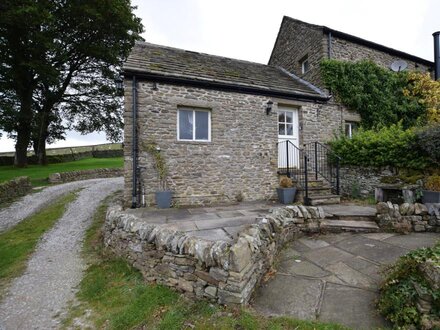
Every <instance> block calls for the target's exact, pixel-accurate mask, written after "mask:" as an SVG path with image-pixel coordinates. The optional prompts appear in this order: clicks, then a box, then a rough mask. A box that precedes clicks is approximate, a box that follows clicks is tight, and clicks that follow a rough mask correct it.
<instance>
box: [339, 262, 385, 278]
mask: <svg viewBox="0 0 440 330" xmlns="http://www.w3.org/2000/svg"><path fill="white" fill-rule="evenodd" d="M344 263H345V264H346V265H347V266H350V267H351V268H353V269H355V270H357V271H358V272H361V273H362V274H364V275H367V276H369V277H370V278H371V279H373V280H374V281H375V282H376V283H377V284H379V282H380V280H381V279H382V275H381V271H382V269H383V266H379V265H377V264H374V263H372V262H371V261H368V260H365V259H364V258H362V257H360V256H356V257H354V258H352V259H348V260H344Z"/></svg>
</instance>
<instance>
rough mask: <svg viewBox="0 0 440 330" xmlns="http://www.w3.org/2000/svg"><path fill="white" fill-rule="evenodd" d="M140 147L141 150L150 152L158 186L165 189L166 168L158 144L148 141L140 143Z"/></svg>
mask: <svg viewBox="0 0 440 330" xmlns="http://www.w3.org/2000/svg"><path fill="white" fill-rule="evenodd" d="M142 147H143V150H144V151H146V152H147V153H148V154H150V155H151V156H152V157H153V159H154V168H155V169H156V171H157V175H158V177H159V188H160V189H161V190H166V179H167V175H168V170H167V167H166V163H165V159H164V157H163V155H162V153H161V151H160V148H159V146H158V145H157V143H156V142H154V141H148V142H144V143H142Z"/></svg>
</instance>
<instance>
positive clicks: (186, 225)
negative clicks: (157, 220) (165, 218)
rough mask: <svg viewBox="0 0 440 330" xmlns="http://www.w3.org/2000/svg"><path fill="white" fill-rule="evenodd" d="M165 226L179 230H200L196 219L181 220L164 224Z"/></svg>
mask: <svg viewBox="0 0 440 330" xmlns="http://www.w3.org/2000/svg"><path fill="white" fill-rule="evenodd" d="M163 227H165V228H169V229H174V230H178V231H183V232H186V231H194V230H198V228H197V226H196V224H195V222H194V221H180V222H174V223H169V224H165V225H163Z"/></svg>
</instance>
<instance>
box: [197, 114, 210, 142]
mask: <svg viewBox="0 0 440 330" xmlns="http://www.w3.org/2000/svg"><path fill="white" fill-rule="evenodd" d="M208 139H209V113H208V112H207V111H196V140H208Z"/></svg>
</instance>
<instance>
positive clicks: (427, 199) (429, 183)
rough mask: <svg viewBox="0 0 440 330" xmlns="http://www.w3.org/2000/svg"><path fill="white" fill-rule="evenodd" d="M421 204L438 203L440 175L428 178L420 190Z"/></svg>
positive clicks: (439, 198) (439, 201)
mask: <svg viewBox="0 0 440 330" xmlns="http://www.w3.org/2000/svg"><path fill="white" fill-rule="evenodd" d="M422 203H423V204H426V203H440V175H431V176H428V177H427V178H426V180H425V183H424V189H423V190H422Z"/></svg>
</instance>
